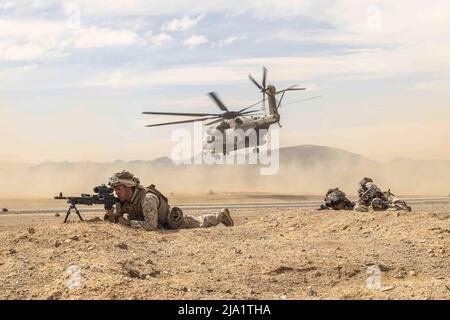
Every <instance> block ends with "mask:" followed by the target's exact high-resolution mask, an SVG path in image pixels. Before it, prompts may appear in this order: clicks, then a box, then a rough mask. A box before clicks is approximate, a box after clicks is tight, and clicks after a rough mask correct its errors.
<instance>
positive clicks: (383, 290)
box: [380, 286, 395, 292]
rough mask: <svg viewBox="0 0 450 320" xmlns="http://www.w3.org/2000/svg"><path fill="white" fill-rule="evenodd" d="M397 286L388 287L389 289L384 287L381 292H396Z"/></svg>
mask: <svg viewBox="0 0 450 320" xmlns="http://www.w3.org/2000/svg"><path fill="white" fill-rule="evenodd" d="M394 289H395V286H387V287H382V288H381V289H380V291H382V292H385V291H390V290H394Z"/></svg>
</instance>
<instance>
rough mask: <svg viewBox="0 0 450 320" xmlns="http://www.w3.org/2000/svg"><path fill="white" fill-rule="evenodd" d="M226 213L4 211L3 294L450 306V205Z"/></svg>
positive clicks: (0, 237)
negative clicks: (120, 219) (182, 217)
mask: <svg viewBox="0 0 450 320" xmlns="http://www.w3.org/2000/svg"><path fill="white" fill-rule="evenodd" d="M190 213H192V212H190ZM201 213H202V212H199V211H197V212H195V213H194V214H201ZM232 214H233V217H234V218H235V221H236V226H235V227H225V226H222V225H221V226H218V227H214V228H209V229H191V230H179V231H158V232H145V231H140V230H132V229H129V228H126V227H122V226H119V225H112V224H108V223H105V222H103V221H100V222H84V223H82V222H78V221H76V219H73V220H72V222H71V223H69V224H66V225H63V224H61V220H62V217H55V216H54V215H44V214H41V215H14V214H0V298H1V299H450V276H449V275H450V254H449V249H448V248H449V244H450V204H439V205H428V206H422V207H415V208H413V212H411V213H406V212H382V213H355V212H336V211H316V210H313V209H304V208H298V209H277V210H274V209H260V210H254V209H252V210H250V209H245V210H244V209H242V210H234V211H233V212H232ZM84 216H85V217H87V218H93V217H94V216H95V215H94V214H89V215H86V214H85V215H84ZM74 218H75V217H74ZM372 265H376V266H378V268H379V269H380V270H381V288H379V289H368V287H367V284H366V282H367V279H368V277H370V275H369V274H368V273H367V270H368V267H370V266H372Z"/></svg>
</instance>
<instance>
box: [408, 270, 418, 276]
mask: <svg viewBox="0 0 450 320" xmlns="http://www.w3.org/2000/svg"><path fill="white" fill-rule="evenodd" d="M408 275H409V276H411V277H414V276H415V275H416V272H415V271H414V270H410V271H408Z"/></svg>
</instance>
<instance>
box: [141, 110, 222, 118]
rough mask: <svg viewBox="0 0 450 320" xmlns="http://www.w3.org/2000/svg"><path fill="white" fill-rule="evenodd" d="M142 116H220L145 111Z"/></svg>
mask: <svg viewBox="0 0 450 320" xmlns="http://www.w3.org/2000/svg"><path fill="white" fill-rule="evenodd" d="M142 114H154V115H165V116H188V117H206V116H219V115H218V114H215V113H191V112H188V113H181V112H153V111H144V112H142Z"/></svg>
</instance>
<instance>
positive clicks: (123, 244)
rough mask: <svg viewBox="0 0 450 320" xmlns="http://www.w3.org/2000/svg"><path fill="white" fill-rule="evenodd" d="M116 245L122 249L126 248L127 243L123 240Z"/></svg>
mask: <svg viewBox="0 0 450 320" xmlns="http://www.w3.org/2000/svg"><path fill="white" fill-rule="evenodd" d="M117 247H119V248H120V249H122V250H128V245H127V244H126V243H124V242H120V243H118V244H117Z"/></svg>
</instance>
